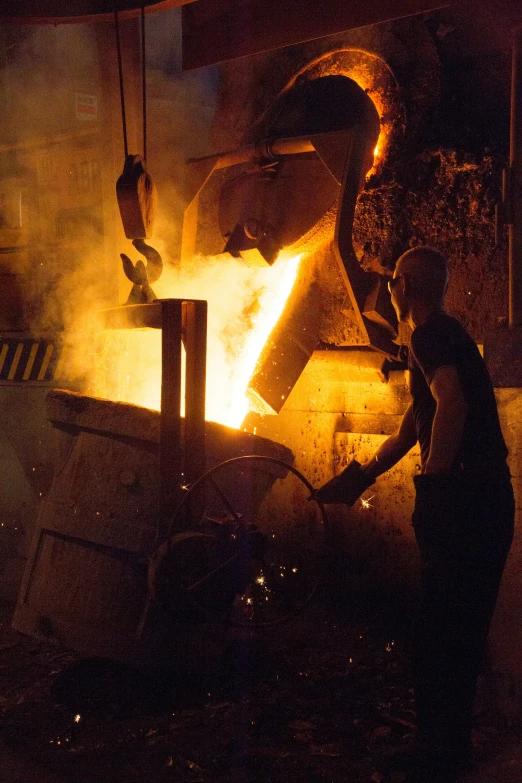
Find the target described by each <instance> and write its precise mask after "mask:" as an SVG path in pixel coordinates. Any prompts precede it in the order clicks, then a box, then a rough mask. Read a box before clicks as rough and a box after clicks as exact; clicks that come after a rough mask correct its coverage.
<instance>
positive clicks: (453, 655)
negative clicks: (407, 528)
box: [412, 468, 514, 763]
mask: <svg viewBox="0 0 522 783" xmlns="http://www.w3.org/2000/svg"><path fill="white" fill-rule="evenodd" d="M414 481H415V486H416V500H415V510H414V514H413V519H412V522H413V526H414V530H415V535H416V539H417V543H418V546H419V551H420V555H421V562H422V608H421V612H420V617H419V620H418V624H417V627H416V633H415V636H414V640H413V649H414V656H413V657H414V684H415V701H416V709H417V723H418V731H419V737H420V739H421V740H424V741H425V742H426V744H427V746H428V748H431V751H432V752H433V753H434V754H436V755H438V757H439V758H442V759H443V758H447V760H448V762H449V763H452V761H455V762H456V763H458V762H459V760H460V759H461V757H462V756H463V755H464V754H465V753H466V751H467V750H468V748H469V746H470V741H471V723H472V716H473V705H474V700H475V691H476V685H477V679H478V675H479V672H480V668H481V664H482V660H483V656H484V650H485V645H486V640H487V635H488V629H489V625H490V621H491V617H492V614H493V610H494V607H495V602H496V599H497V595H498V589H499V585H500V580H501V577H502V571H503V569H504V565H505V562H506V558H507V555H508V552H509V548H510V545H511V541H512V539H513V523H514V499H513V490H512V487H511V481H510V476H509V472H508V470H507V468H501V469H497V470H495V471H491V470H474V471H469V472H468V471H465V470H462V471H460V472H458V473H456V474H455V475H444V476H430V475H422V476H417V477H415V479H414Z"/></svg>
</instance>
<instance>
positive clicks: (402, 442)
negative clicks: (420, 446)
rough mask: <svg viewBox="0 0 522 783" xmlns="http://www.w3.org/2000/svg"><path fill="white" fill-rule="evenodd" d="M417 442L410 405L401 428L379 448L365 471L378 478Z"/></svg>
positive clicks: (371, 476)
mask: <svg viewBox="0 0 522 783" xmlns="http://www.w3.org/2000/svg"><path fill="white" fill-rule="evenodd" d="M416 443H417V433H416V432H415V423H414V421H413V406H412V405H409V407H408V409H407V411H406V413H405V414H404V416H403V417H402V421H401V424H400V427H399V429H398V430H397V431H396V432H394V433H393V435H390V437H389V438H387V439H386V440H385V441H384V443H383V444H382V445H381V446H380V447H379V448H378V449H377V451H376V452H375V454H374V455H373V457H372V458H371V460H369V461H368V462H366V463H365V464H364V465H363V466H362V470H363V472H364V473H365V474H366V476H368V478H373V479H376V478H377V476H380V475H381V473H386V471H387V470H389V469H390V468H393V466H394V465H395V464H396V463H397V462H399V460H401V459H402V458H403V457H404V456H405V455H406V454H407V453H408V451H409V450H410V449H412V448H413V447H414V446H415V444H416Z"/></svg>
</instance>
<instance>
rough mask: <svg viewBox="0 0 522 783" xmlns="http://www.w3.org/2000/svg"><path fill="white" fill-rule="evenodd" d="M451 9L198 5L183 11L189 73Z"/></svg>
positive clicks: (240, 0) (296, 1)
mask: <svg viewBox="0 0 522 783" xmlns="http://www.w3.org/2000/svg"><path fill="white" fill-rule="evenodd" d="M448 5H451V2H450V0H323V2H318V0H285V2H279V3H278V2H273V0H198V2H196V3H191V4H190V5H185V6H183V8H182V47H183V48H182V52H183V53H182V62H183V70H190V69H192V68H201V67H202V66H206V65H212V64H214V63H219V62H224V61H226V60H233V59H235V58H237V57H245V56H246V55H251V54H256V53H258V52H265V51H270V50H271V49H278V48H280V47H282V46H290V45H291V44H296V43H302V42H303V41H311V40H315V39H317V38H323V37H324V36H327V35H334V34H335V33H340V32H343V31H345V30H353V29H355V28H357V27H366V26H367V25H372V24H378V23H380V22H386V21H390V20H392V19H399V18H400V17H404V16H412V15H414V14H420V13H424V12H426V11H432V10H434V9H436V8H444V7H446V6H448Z"/></svg>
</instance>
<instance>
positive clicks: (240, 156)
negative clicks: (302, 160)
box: [188, 137, 315, 171]
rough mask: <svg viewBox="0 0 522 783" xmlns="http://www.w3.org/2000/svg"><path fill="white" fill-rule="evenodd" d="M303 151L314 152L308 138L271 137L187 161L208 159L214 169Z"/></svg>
mask: <svg viewBox="0 0 522 783" xmlns="http://www.w3.org/2000/svg"><path fill="white" fill-rule="evenodd" d="M303 152H315V147H314V145H313V144H312V142H311V141H310V140H309V139H308V138H302V137H296V138H289V139H271V140H266V141H261V142H259V143H258V144H251V145H250V146H249V147H242V148H241V149H238V150H229V151H228V152H221V153H218V154H217V155H208V156H206V157H204V158H192V159H191V160H189V161H188V162H189V163H201V162H202V161H205V160H208V161H209V162H210V161H213V160H215V161H216V165H215V167H214V171H216V170H217V169H225V168H227V167H228V166H237V165H238V164H239V163H248V162H249V161H251V162H253V163H254V162H260V161H263V162H268V163H270V162H273V161H275V160H276V159H277V157H278V156H279V155H298V154H300V153H303Z"/></svg>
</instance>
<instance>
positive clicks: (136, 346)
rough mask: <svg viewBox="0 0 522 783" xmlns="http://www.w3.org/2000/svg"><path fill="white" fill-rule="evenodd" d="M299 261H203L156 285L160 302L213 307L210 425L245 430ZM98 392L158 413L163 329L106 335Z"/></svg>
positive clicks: (98, 360) (98, 362)
mask: <svg viewBox="0 0 522 783" xmlns="http://www.w3.org/2000/svg"><path fill="white" fill-rule="evenodd" d="M300 258H301V256H299V255H290V254H287V255H285V253H284V252H283V253H281V254H280V256H279V258H278V259H277V261H276V262H275V263H274V264H273V266H271V267H269V266H267V267H263V268H249V267H247V266H246V265H245V263H244V262H243V261H242V260H241V259H234V258H229V257H219V258H199V259H194V261H193V265H192V267H191V269H189V270H187V269H183V270H182V271H178V270H172V269H171V270H169V269H166V270H165V271H164V273H163V276H162V278H161V279H160V280H159V281H158V283H157V284H156V285H155V286H154V288H155V292H156V295H157V296H158V298H167V297H173V298H179V299H182V298H187V299H206V300H207V301H208V338H207V339H208V342H207V400H206V418H207V419H208V420H210V421H216V422H219V423H221V424H226V425H228V426H230V427H239V426H241V422H242V421H243V419H244V417H245V415H246V414H247V412H248V401H247V398H246V389H247V386H248V381H249V380H250V378H251V376H252V374H253V372H254V370H255V367H256V364H257V361H258V358H259V355H260V353H261V350H262V348H263V346H264V344H265V343H266V341H267V339H268V336H269V334H270V332H271V331H272V329H273V328H274V326H275V325H276V323H277V321H278V319H279V316H280V315H281V313H282V311H283V308H284V306H285V302H286V300H287V298H288V296H289V294H290V292H291V290H292V287H293V285H294V281H295V279H296V274H297V269H298V266H299V261H300ZM92 393H93V394H94V395H95V396H98V397H105V398H108V399H111V400H117V401H121V402H131V403H134V404H136V405H141V406H144V407H147V408H152V409H155V410H159V409H160V394H161V334H160V332H159V330H156V329H132V330H120V329H116V330H107V331H104V332H102V333H101V334H100V335H99V336H98V344H97V346H96V351H95V373H94V381H93V388H92ZM181 413H182V414H183V410H182V411H181Z"/></svg>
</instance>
